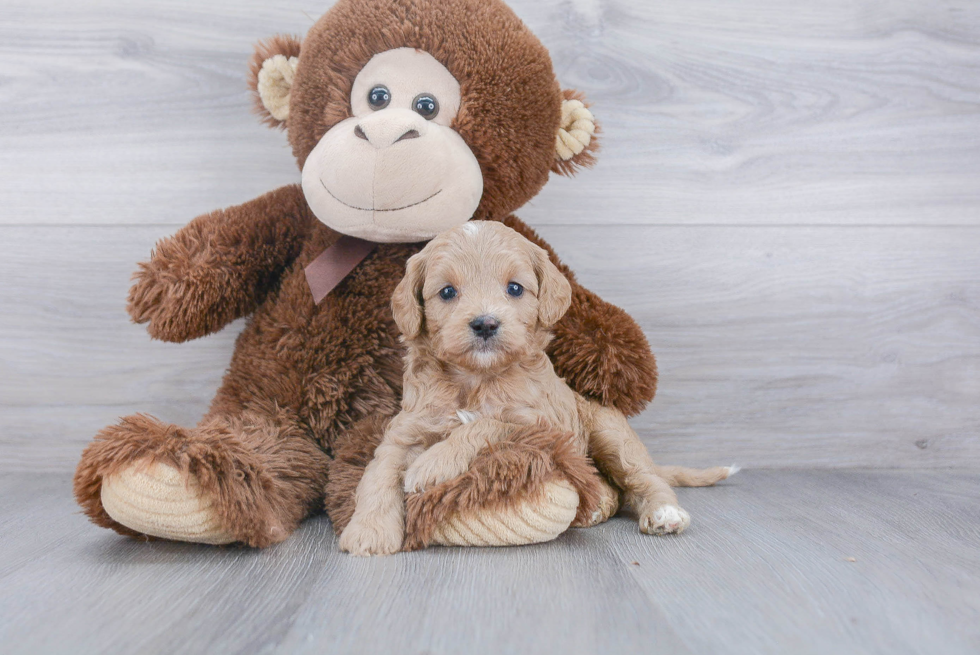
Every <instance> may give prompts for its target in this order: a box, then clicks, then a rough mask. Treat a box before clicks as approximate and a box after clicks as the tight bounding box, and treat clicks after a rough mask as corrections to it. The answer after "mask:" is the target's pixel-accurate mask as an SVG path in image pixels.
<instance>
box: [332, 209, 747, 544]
mask: <svg viewBox="0 0 980 655" xmlns="http://www.w3.org/2000/svg"><path fill="white" fill-rule="evenodd" d="M570 303H571V286H570V285H569V283H568V281H567V280H566V279H565V277H564V276H563V275H562V274H561V272H560V271H559V270H558V268H557V267H556V266H555V265H554V264H553V263H552V262H551V260H550V259H549V258H548V255H547V253H546V252H545V251H544V250H543V249H541V248H539V247H538V246H536V245H534V244H532V243H531V242H530V241H528V240H527V239H525V238H524V237H522V236H520V235H519V234H518V233H517V232H515V231H514V230H512V229H510V228H509V227H506V226H504V225H503V224H501V223H497V222H493V221H471V222H469V223H466V224H464V225H461V226H459V227H458V228H455V229H453V230H450V231H448V232H445V233H443V234H442V235H440V236H438V237H436V238H435V239H434V240H432V241H431V242H430V243H429V244H428V245H427V246H426V247H425V248H424V249H423V250H422V251H421V252H420V253H418V254H417V255H415V256H414V257H412V258H411V259H409V261H408V266H407V273H406V275H405V278H404V279H403V280H402V281H401V283H400V284H399V285H398V287H397V288H396V289H395V293H394V296H393V298H392V309H393V313H394V318H395V322H396V324H397V325H398V328H399V329H400V330H401V332H402V335H403V338H404V341H405V343H406V345H407V348H408V352H407V355H406V361H405V364H406V365H405V378H404V391H403V398H402V411H401V412H400V413H399V414H398V415H396V416H395V417H394V418H393V419H392V420H391V422H390V424H389V426H388V428H387V431H386V432H385V435H384V438H383V440H382V442H381V444H380V445H379V446H378V448H377V450H376V451H375V453H374V459H373V460H372V461H371V463H370V464H369V465H368V467H367V469H366V470H365V472H364V476H363V477H362V478H361V481H360V483H359V484H358V486H357V491H356V496H355V500H356V508H355V510H354V515H353V517H352V518H351V521H350V523H349V524H348V526H347V528H346V529H345V530H344V531H343V533H342V534H341V536H340V548H341V549H342V550H344V551H347V552H349V553H352V554H354V555H382V554H389V553H395V552H397V551H399V550H400V549H401V547H402V541H403V538H404V530H405V497H404V494H405V493H406V492H417V491H422V490H424V489H426V488H428V487H430V486H432V485H436V484H439V483H441V482H445V481H446V480H450V479H452V478H455V477H456V476H458V475H461V474H462V473H464V472H465V471H466V470H467V469H468V468H469V465H470V462H471V461H472V460H473V459H474V457H476V455H477V453H478V452H479V451H480V450H481V449H482V448H484V447H486V446H488V445H492V444H494V443H496V442H498V441H500V440H502V439H505V438H506V437H507V436H508V435H509V434H511V433H512V432H513V431H514V430H515V429H518V428H521V427H526V426H528V425H542V424H543V425H547V426H550V427H552V428H555V429H557V430H560V431H563V432H567V433H571V434H572V435H574V438H575V446H576V447H577V448H579V449H580V451H581V453H582V454H586V453H587V454H589V455H591V457H592V458H593V460H594V461H595V463H596V465H597V466H598V467H599V468H600V470H602V471H603V472H605V473H606V475H607V476H608V477H610V478H611V479H612V480H613V481H614V482H615V484H616V485H617V486H619V487H620V489H622V490H623V492H624V500H625V501H626V503H627V504H629V505H630V506H631V507H632V508H633V510H634V511H635V513H636V514H637V516H638V517H639V522H640V530H641V531H642V532H645V533H647V534H668V533H676V532H681V531H682V530H684V528H686V527H687V526H688V524H689V523H690V520H691V519H690V516H689V515H688V513H687V512H685V511H684V510H683V509H681V508H680V507H679V506H678V505H677V496H676V495H675V494H674V491H673V490H672V489H671V483H673V484H675V485H685V486H707V485H710V484H714V483H715V482H717V481H718V480H722V479H724V478H727V477H728V476H729V475H731V474H732V473H733V472H734V470H733V467H715V468H712V469H704V470H697V469H686V468H682V467H658V466H656V465H655V464H654V463H653V460H652V459H651V458H650V455H649V454H648V453H647V450H646V447H645V446H644V445H643V443H642V442H641V441H640V439H639V438H638V437H637V435H636V433H635V432H633V430H632V428H630V426H629V424H628V423H627V422H626V418H625V417H624V416H623V415H622V414H621V413H620V412H618V411H617V410H615V409H610V408H608V407H603V406H601V405H599V404H598V403H595V402H593V401H591V400H586V399H585V398H583V397H582V396H580V395H578V394H576V393H575V392H574V391H572V389H571V388H569V386H568V385H567V384H565V382H564V381H563V380H562V379H560V378H559V377H558V376H557V375H556V374H555V371H554V368H553V367H552V365H551V361H550V360H549V359H548V356H547V355H546V354H545V348H546V346H547V345H548V342H549V341H550V340H551V333H550V332H549V328H550V327H551V326H552V325H554V324H555V323H556V322H557V321H558V320H559V319H560V318H561V317H562V315H563V314H564V313H565V311H566V310H567V309H568V307H569V304H570Z"/></svg>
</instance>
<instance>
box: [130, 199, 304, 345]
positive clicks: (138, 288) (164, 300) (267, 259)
mask: <svg viewBox="0 0 980 655" xmlns="http://www.w3.org/2000/svg"><path fill="white" fill-rule="evenodd" d="M313 220H315V219H314V218H313V217H312V214H311V212H310V210H309V208H308V207H307V205H306V200H305V199H304V197H303V192H302V190H301V189H300V187H299V186H298V185H290V186H285V187H282V188H280V189H276V190H275V191H271V192H269V193H267V194H265V195H263V196H260V197H258V198H256V199H255V200H251V201H249V202H246V203H245V204H242V205H237V206H235V207H229V208H228V209H222V210H218V211H215V212H211V213H210V214H205V215H203V216H199V217H197V218H195V219H194V220H193V221H191V222H190V223H188V224H187V225H186V226H184V227H183V228H181V229H180V230H179V231H178V232H177V233H176V234H175V235H173V236H172V237H169V238H167V239H164V240H162V241H160V242H159V243H157V245H156V248H155V249H154V251H153V252H152V253H151V254H150V261H148V262H143V263H141V264H140V265H139V270H138V271H137V272H136V274H135V275H134V276H133V279H134V284H133V286H132V288H131V289H130V290H129V303H128V306H127V311H129V315H130V316H131V317H132V319H133V320H134V321H135V322H137V323H148V325H147V331H148V332H149V333H150V336H152V337H153V338H155V339H160V340H162V341H176V342H179V341H187V340H189V339H196V338H197V337H202V336H204V335H206V334H210V333H212V332H216V331H218V330H220V329H221V328H223V327H224V326H225V325H227V324H228V323H230V322H231V321H233V320H235V319H236V318H239V317H241V316H245V315H246V314H249V313H251V312H252V311H254V310H255V308H256V307H257V306H258V304H259V303H260V302H261V301H262V299H263V298H264V296H265V294H266V293H267V292H268V291H269V290H270V289H272V288H274V287H275V285H276V284H277V283H278V282H279V278H280V276H281V275H282V272H283V271H284V270H285V268H286V267H287V266H289V264H290V263H292V261H293V260H294V259H295V258H296V257H297V255H299V252H300V248H301V247H302V244H303V239H304V237H305V236H306V234H307V232H308V231H309V229H310V225H311V224H312V221H313Z"/></svg>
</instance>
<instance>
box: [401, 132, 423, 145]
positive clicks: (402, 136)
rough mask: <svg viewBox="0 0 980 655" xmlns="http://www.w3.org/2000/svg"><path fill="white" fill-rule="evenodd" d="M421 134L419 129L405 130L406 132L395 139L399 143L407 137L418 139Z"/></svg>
mask: <svg viewBox="0 0 980 655" xmlns="http://www.w3.org/2000/svg"><path fill="white" fill-rule="evenodd" d="M420 136H422V135H421V134H419V131H418V130H409V131H408V132H405V134H402V135H401V136H400V137H398V138H397V139H395V143H398V142H399V141H404V140H405V139H417V138H419V137H420Z"/></svg>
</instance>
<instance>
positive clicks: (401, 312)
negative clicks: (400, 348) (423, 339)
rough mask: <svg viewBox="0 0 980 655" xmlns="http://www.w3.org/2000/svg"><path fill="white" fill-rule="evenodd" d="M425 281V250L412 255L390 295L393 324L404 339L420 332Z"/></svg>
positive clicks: (409, 338) (415, 335) (423, 312)
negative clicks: (402, 275)
mask: <svg viewBox="0 0 980 655" xmlns="http://www.w3.org/2000/svg"><path fill="white" fill-rule="evenodd" d="M423 282H425V252H420V253H417V254H415V255H412V256H411V257H410V258H409V260H408V264H407V265H406V266H405V277H403V278H402V281H401V282H399V283H398V286H397V287H395V293H394V294H392V296H391V313H392V315H393V316H394V317H395V325H397V326H398V329H399V330H400V331H401V333H402V335H403V336H404V337H405V340H406V341H411V340H412V339H415V338H417V337H418V336H419V334H421V333H422V319H423V318H424V317H425V310H424V309H423V307H422V284H423Z"/></svg>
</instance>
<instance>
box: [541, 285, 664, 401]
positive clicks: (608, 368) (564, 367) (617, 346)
mask: <svg viewBox="0 0 980 655" xmlns="http://www.w3.org/2000/svg"><path fill="white" fill-rule="evenodd" d="M554 333H555V339H554V341H552V342H551V344H550V346H549V348H548V355H550V356H551V359H552V361H553V362H554V364H555V370H556V371H557V372H558V375H560V376H562V377H563V378H565V380H566V381H567V382H568V385H569V386H570V387H572V389H574V390H575V391H577V392H578V393H580V394H582V395H583V396H585V397H587V398H591V399H593V400H595V401H597V402H599V403H601V404H602V405H605V406H606V407H615V408H616V409H618V410H619V411H621V412H622V413H623V414H625V415H626V416H633V415H634V414H638V413H640V412H641V411H642V410H643V408H644V407H645V406H646V404H647V403H648V402H650V401H651V400H653V395H654V393H655V392H656V390H657V361H656V359H654V357H653V353H652V352H650V344H649V343H648V342H647V339H646V336H644V334H643V330H641V329H640V326H639V325H637V324H636V321H634V320H633V318H632V317H630V315H629V314H627V313H626V312H625V311H623V310H622V309H620V308H619V307H616V306H615V305H611V304H609V303H607V302H606V301H605V300H603V299H602V298H600V297H599V296H597V295H595V294H594V293H592V292H591V291H589V290H587V289H585V288H583V287H581V286H579V285H578V284H577V283H575V282H573V283H572V305H571V307H570V308H569V310H568V312H567V313H566V314H565V316H564V317H563V318H562V319H561V321H559V322H558V324H557V325H556V326H555V328H554Z"/></svg>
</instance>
